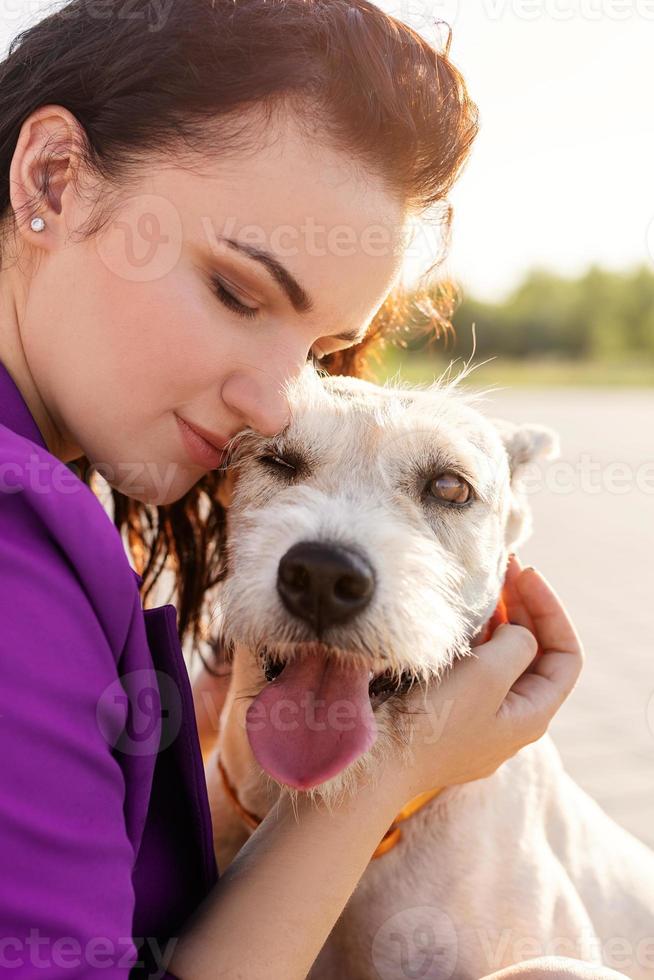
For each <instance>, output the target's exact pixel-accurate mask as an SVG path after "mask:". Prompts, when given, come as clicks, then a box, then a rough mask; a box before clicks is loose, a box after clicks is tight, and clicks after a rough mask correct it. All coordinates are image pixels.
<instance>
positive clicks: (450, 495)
mask: <svg viewBox="0 0 654 980" xmlns="http://www.w3.org/2000/svg"><path fill="white" fill-rule="evenodd" d="M427 493H429V494H431V496H432V497H435V498H436V499H437V500H444V501H445V502H446V503H448V504H466V503H468V501H469V500H470V498H471V497H472V487H471V486H470V484H469V483H468V482H467V481H466V480H464V479H463V477H461V476H457V474H456V473H450V472H448V473H440V474H439V475H438V476H437V477H434V479H433V480H430V481H429V483H428V484H427Z"/></svg>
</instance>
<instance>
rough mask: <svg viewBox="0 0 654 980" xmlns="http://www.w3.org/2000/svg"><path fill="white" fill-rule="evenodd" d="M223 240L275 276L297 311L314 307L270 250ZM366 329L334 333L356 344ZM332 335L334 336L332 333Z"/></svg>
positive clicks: (301, 311)
mask: <svg viewBox="0 0 654 980" xmlns="http://www.w3.org/2000/svg"><path fill="white" fill-rule="evenodd" d="M218 240H219V241H221V242H224V243H225V244H226V245H229V247H230V248H233V249H234V250H235V251H236V252H242V253H243V254H244V255H247V256H248V258H250V259H253V260H254V261H255V262H259V263H260V264H261V265H262V266H263V267H264V268H265V269H267V271H268V272H269V273H270V275H271V276H272V277H273V279H274V280H275V282H276V283H277V284H278V285H279V286H281V288H282V289H283V291H284V292H285V293H286V295H287V296H288V298H289V300H290V301H291V304H292V306H293V309H294V310H295V311H296V313H310V312H311V310H313V308H314V303H313V300H312V299H311V297H310V296H309V295H308V293H307V292H306V290H305V289H303V288H302V286H301V285H300V284H299V282H298V281H297V279H296V278H295V277H294V276H292V275H291V273H290V272H289V271H288V269H287V268H285V266H283V265H282V264H281V262H280V261H279V260H278V259H276V258H274V256H272V255H271V254H270V253H269V252H266V251H264V249H262V248H257V247H256V246H254V245H247V244H246V243H245V242H237V241H236V240H235V239H233V238H219V239H218ZM365 334H366V331H365V330H356V329H355V330H347V331H345V332H344V333H337V334H333V336H334V338H335V339H336V340H344V341H345V342H346V343H350V344H356V343H358V342H359V341H361V340H363V337H365ZM330 336H332V335H331V334H330Z"/></svg>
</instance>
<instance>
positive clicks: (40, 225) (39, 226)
mask: <svg viewBox="0 0 654 980" xmlns="http://www.w3.org/2000/svg"><path fill="white" fill-rule="evenodd" d="M30 228H31V229H32V231H43V229H44V228H45V221H44V220H43V218H32V220H31V221H30Z"/></svg>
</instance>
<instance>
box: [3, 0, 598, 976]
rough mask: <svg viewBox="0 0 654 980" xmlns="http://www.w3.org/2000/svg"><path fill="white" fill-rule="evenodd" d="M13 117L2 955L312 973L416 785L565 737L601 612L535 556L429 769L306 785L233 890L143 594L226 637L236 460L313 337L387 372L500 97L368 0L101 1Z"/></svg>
mask: <svg viewBox="0 0 654 980" xmlns="http://www.w3.org/2000/svg"><path fill="white" fill-rule="evenodd" d="M0 129H1V133H0V177H1V182H0V215H1V217H2V267H1V270H0V304H1V306H0V362H1V364H2V368H1V370H0V422H1V423H2V424H1V425H0V453H1V456H0V463H1V466H2V470H1V478H2V489H3V490H4V491H5V492H4V493H3V494H2V496H1V497H0V539H1V540H2V542H3V547H2V553H1V554H0V595H2V599H3V611H2V622H3V632H2V639H1V640H0V646H1V654H2V655H1V656H0V690H2V692H3V695H4V697H3V704H2V716H1V718H0V724H1V725H2V729H1V732H2V746H3V756H4V764H3V769H2V775H1V776H0V852H1V853H2V855H3V864H4V867H3V875H2V879H1V883H0V923H1V925H2V937H3V940H2V945H1V947H0V954H1V956H2V958H3V967H4V969H6V970H9V969H12V970H14V971H15V972H14V974H13V975H16V976H20V975H26V974H29V975H32V971H33V969H34V968H35V965H41V966H42V965H45V966H47V968H48V973H47V975H48V976H67V977H68V976H83V977H88V976H89V975H90V974H92V973H94V972H95V970H96V969H98V970H102V971H103V976H104V977H107V978H109V977H111V978H118V977H121V978H124V977H126V976H127V975H128V972H129V970H130V966H132V964H133V963H135V961H136V958H137V954H138V964H141V965H140V966H138V964H137V965H135V968H134V971H133V972H132V975H137V972H138V971H139V970H140V973H141V975H149V973H150V972H152V971H154V970H155V968H157V967H158V968H159V972H158V973H157V974H156V975H158V976H161V975H162V968H164V967H165V968H167V969H168V970H169V971H170V972H169V973H168V974H167V975H169V976H175V975H176V976H179V977H184V978H189V980H190V978H193V980H195V978H202V977H213V976H224V977H236V976H247V977H248V978H249V980H254V978H257V977H266V978H270V977H271V976H275V977H277V976H279V977H284V978H292V977H297V978H299V977H304V976H305V975H306V973H307V971H308V970H309V968H310V966H311V963H312V962H313V960H314V959H315V957H316V955H317V953H318V951H319V950H320V948H321V945H322V944H323V942H324V940H325V938H326V937H327V935H328V934H329V931H330V929H331V927H332V926H333V924H334V922H335V920H336V918H337V917H338V915H339V914H340V912H341V910H342V908H343V906H344V905H345V903H346V901H347V899H348V897H349V895H350V894H351V892H352V890H353V889H354V887H355V885H356V883H357V881H358V880H359V878H360V876H361V875H362V873H363V871H364V869H365V867H366V864H367V862H368V860H369V859H370V855H371V853H372V851H373V850H374V848H375V846H376V844H377V843H378V841H379V840H380V838H381V836H382V835H383V833H384V831H385V830H386V828H387V827H388V825H389V823H390V822H391V819H392V818H393V817H394V815H395V814H396V812H397V811H398V809H399V808H400V807H401V805H402V804H403V803H405V802H406V800H407V799H409V798H410V797H412V796H414V795H416V794H417V793H419V792H421V791H422V790H424V789H427V788H432V787H434V786H436V785H445V784H447V783H452V782H462V781H466V780H470V779H476V778H479V777H482V776H484V775H488V774H490V773H492V772H493V771H494V770H495V769H496V768H497V767H498V766H499V765H500V764H501V763H502V762H503V761H505V760H506V759H507V758H508V757H510V756H511V755H513V754H514V753H515V752H516V751H517V750H518V749H519V748H521V747H522V746H523V745H525V744H526V743H528V742H531V741H533V740H535V739H536V738H538V737H539V736H541V735H542V734H543V732H544V731H545V730H546V728H547V725H548V722H549V720H550V719H551V717H552V715H553V714H554V712H555V711H556V709H557V708H558V706H559V705H560V704H561V702H562V701H563V699H564V698H565V697H566V696H567V695H568V694H569V692H570V690H571V689H572V687H573V686H574V683H575V682H576V679H577V676H578V673H579V670H580V668H581V661H582V651H581V647H580V644H579V640H578V638H577V636H576V633H575V631H574V628H573V627H572V625H571V624H570V622H569V620H568V617H567V615H566V613H565V611H564V609H563V607H562V605H561V603H560V601H559V600H558V598H557V597H556V595H555V593H554V592H553V591H552V589H551V588H550V587H549V586H548V585H547V583H546V582H545V581H544V579H543V578H542V577H541V576H540V575H539V574H538V573H537V572H536V571H534V570H521V569H520V567H519V565H518V563H517V562H514V564H513V566H512V569H511V572H510V575H509V580H508V585H507V591H508V595H509V612H510V617H511V619H512V620H513V622H514V623H515V624H516V625H505V626H503V627H501V628H499V629H498V630H496V632H495V634H494V635H493V637H492V638H491V639H490V641H489V642H487V643H485V644H483V645H482V646H480V647H479V650H478V653H479V657H478V658H470V659H469V660H468V661H466V662H462V663H460V664H458V665H457V666H456V667H455V668H454V669H453V670H452V671H451V673H450V676H449V677H448V678H446V680H445V681H444V683H443V684H442V685H441V686H440V688H439V689H438V690H437V691H433V692H432V693H431V695H430V698H431V700H430V702H429V711H427V712H425V713H424V714H423V715H417V716H416V726H417V731H416V747H417V748H416V753H415V762H414V765H413V766H412V767H411V768H410V769H406V768H404V767H402V766H400V764H399V760H397V759H393V758H390V759H389V760H388V761H387V763H386V769H385V771H384V772H381V770H380V771H379V772H378V773H377V775H378V777H379V778H378V779H377V780H376V781H375V786H374V787H367V788H362V790H361V792H360V793H359V794H358V795H357V796H356V798H354V799H352V800H350V801H349V802H348V803H346V804H344V805H343V806H342V807H341V808H340V809H339V810H338V811H337V812H335V813H332V814H328V813H326V812H325V811H324V810H323V809H321V808H318V807H311V806H310V805H308V803H307V802H306V801H301V802H300V804H299V807H298V812H297V813H293V812H292V811H291V809H290V807H289V804H288V801H287V800H285V799H282V800H281V801H280V803H279V804H278V805H277V806H276V807H275V808H274V810H273V811H272V812H271V813H270V814H269V815H268V817H267V818H266V819H265V820H264V821H263V823H262V824H261V826H260V828H259V829H258V830H257V832H256V833H254V834H253V835H252V837H251V838H250V840H249V841H248V843H247V845H246V846H245V847H244V848H243V849H242V851H241V852H240V854H239V855H238V857H237V858H236V860H235V861H234V862H233V864H232V865H231V866H230V867H229V869H228V871H227V872H226V873H225V874H224V875H223V876H222V877H220V878H218V876H217V869H216V868H215V862H214V859H213V853H212V852H210V850H209V844H208V842H210V841H211V836H210V835H211V826H210V817H209V813H208V806H207V799H206V785H205V783H204V776H203V772H202V766H201V757H200V746H199V741H198V735H197V728H196V723H195V718H194V714H193V706H192V700H191V691H190V685H189V682H188V676H187V675H186V672H185V666H184V660H183V657H182V653H181V648H180V645H179V641H178V637H177V636H176V635H175V625H176V621H175V610H174V608H173V607H172V606H164V607H160V608H157V609H149V610H147V611H146V612H145V613H143V611H142V607H141V601H140V600H141V598H143V597H144V595H141V596H139V591H138V588H137V586H138V585H140V586H141V587H142V588H141V592H142V593H144V594H147V591H148V588H149V587H151V585H152V583H153V582H154V581H155V580H156V578H157V575H158V573H159V572H160V571H161V568H162V567H163V562H164V560H165V559H166V558H168V563H169V565H170V563H171V562H172V567H173V569H174V570H175V573H176V575H177V585H178V607H179V623H178V624H177V625H178V627H179V634H180V637H181V638H184V637H185V636H189V637H190V639H191V640H195V641H197V640H198V638H199V635H200V610H201V607H202V601H203V599H204V597H205V593H206V592H207V590H208V589H209V587H210V586H211V585H212V584H214V583H215V581H216V580H217V579H218V578H219V577H220V573H221V567H222V566H221V562H222V559H223V556H222V554H221V551H220V548H219V547H218V548H216V547H215V542H218V543H220V541H221V540H222V534H223V528H224V512H223V510H222V508H221V506H220V503H219V489H220V482H221V479H222V471H220V470H219V469H217V467H218V465H219V463H220V462H221V461H222V460H223V458H224V457H223V455H222V453H221V450H222V449H223V447H224V445H225V443H226V442H227V441H228V440H229V439H230V438H231V437H232V436H233V435H235V434H236V433H238V432H239V431H242V430H243V429H246V428H248V427H250V428H254V429H256V430H258V431H260V432H262V433H270V434H272V433H275V432H277V431H279V430H280V429H281V428H283V427H284V425H285V423H286V420H287V410H288V409H287V405H286V403H285V400H284V398H283V394H282V386H283V383H284V381H285V380H287V379H288V378H291V377H293V376H294V375H295V374H296V373H297V372H298V371H299V370H300V369H301V367H302V365H303V364H304V363H305V361H306V360H307V358H312V357H313V358H316V359H319V360H322V361H323V363H324V364H325V365H326V366H327V367H328V369H330V370H333V371H352V372H353V371H358V370H360V365H361V361H360V355H361V353H362V351H363V350H364V349H365V347H366V346H367V344H368V343H370V340H371V338H372V337H373V335H374V334H375V333H376V332H379V331H381V330H382V329H384V328H388V327H389V326H390V325H392V322H393V316H392V314H393V311H394V310H395V312H396V313H397V311H398V310H399V311H400V312H401V306H400V305H398V304H397V303H395V301H390V300H389V301H387V297H388V296H392V295H393V286H394V284H395V282H396V279H397V274H398V271H399V268H400V265H401V261H402V254H403V246H404V243H405V241H406V231H407V227H408V219H409V218H410V217H412V216H413V215H416V214H421V213H422V212H423V211H424V210H425V209H426V208H427V207H429V206H431V205H438V204H442V203H443V202H444V200H445V195H446V193H447V191H448V190H449V188H450V186H451V185H452V183H453V181H454V180H455V178H456V176H457V174H458V172H459V170H460V167H461V165H462V163H463V161H464V160H465V158H466V155H467V153H468V150H469V147H470V144H471V141H472V139H473V137H474V133H475V130H476V117H475V109H474V106H473V104H472V103H471V102H470V100H469V98H468V96H467V93H466V90H465V86H464V83H463V80H462V79H461V77H460V75H459V74H458V73H457V71H456V70H455V69H454V67H453V66H452V65H451V63H450V62H449V60H448V58H447V56H446V54H443V53H438V52H436V51H435V50H433V49H432V48H430V47H429V46H428V45H427V43H426V42H424V41H423V40H421V39H420V38H419V37H418V36H417V35H415V34H414V33H412V32H411V31H410V30H409V29H408V28H406V27H404V26H403V25H402V24H400V23H398V22H396V21H394V20H393V19H391V18H389V17H387V16H386V15H384V14H382V13H381V12H380V11H379V10H378V9H377V8H376V7H374V6H373V5H371V4H369V3H367V2H365V0H313V2H311V3H307V2H305V0H277V2H270V0H267V2H266V0H239V2H237V3H234V2H233V0H212V2H211V3H207V2H205V0H183V2H182V0H180V2H176V3H174V4H173V5H172V6H170V7H169V8H168V9H166V10H163V9H162V8H161V7H160V6H158V5H152V6H150V5H149V4H147V3H145V2H143V0H137V2H133V3H130V4H129V5H127V6H124V5H120V4H116V5H115V6H113V5H112V4H109V5H107V4H103V5H102V7H99V6H98V7H94V6H93V5H90V4H88V3H84V2H82V0H73V2H72V3H69V4H68V5H67V6H66V7H64V8H63V9H62V10H60V11H59V12H57V13H54V14H52V15H50V16H49V17H47V18H46V19H44V20H43V21H41V22H40V23H38V24H37V25H36V26H34V27H33V28H31V29H30V30H28V31H26V32H24V34H22V35H21V36H20V37H19V38H18V39H17V40H16V42H14V44H13V45H12V47H11V49H10V52H9V55H8V57H7V58H6V60H5V62H4V63H3V64H2V66H0ZM444 216H445V220H446V221H447V218H448V214H447V211H446V210H445V211H444ZM366 331H367V333H366ZM198 428H199V429H200V430H202V432H204V434H205V436H208V438H209V439H210V440H211V441H212V442H213V444H214V446H213V448H212V446H211V445H210V444H209V443H208V442H207V440H206V439H203V438H202V434H201V433H199V434H198V432H197V429H198ZM93 469H96V470H98V471H101V472H102V474H103V475H104V476H105V478H106V479H107V481H108V483H109V485H110V486H111V487H112V492H113V499H114V504H115V512H114V517H115V524H116V527H114V525H113V524H112V523H111V521H110V520H109V519H108V517H107V515H106V512H105V511H104V510H103V508H102V506H101V505H100V502H99V501H98V500H97V498H96V497H95V496H94V495H93V493H91V491H90V490H89V487H88V486H87V482H90V477H91V473H92V470H93ZM71 470H72V471H73V472H71ZM76 474H80V475H81V476H82V477H83V478H84V479H85V480H86V481H87V482H84V480H80V479H79V478H78V475H76ZM116 528H118V529H120V531H121V532H124V533H125V536H126V538H127V541H128V543H129V544H130V546H131V548H132V555H133V558H134V561H135V563H136V564H137V567H138V568H139V569H140V570H141V572H142V573H143V575H142V576H140V575H136V576H135V573H133V572H132V570H131V569H130V567H129V563H128V561H127V557H126V554H125V551H124V548H123V541H122V540H121V536H120V535H119V534H118V533H117V530H116ZM537 642H540V645H541V647H542V648H543V649H544V650H545V651H546V653H545V654H544V656H543V657H542V658H541V659H540V660H539V666H538V668H537V670H536V672H531V673H530V672H526V671H527V668H528V667H529V665H530V663H531V661H532V660H533V658H534V653H535V651H536V648H537ZM155 669H156V670H157V673H156V675H155V673H154V671H155ZM445 702H450V703H451V704H452V705H453V706H454V707H453V709H452V710H450V711H449V713H448V716H447V717H448V722H447V725H446V726H445V729H444V732H443V735H442V737H441V738H440V740H439V743H438V751H437V752H436V751H434V747H433V745H430V744H429V743H430V739H429V737H428V736H429V734H430V733H431V732H432V730H433V729H432V727H431V725H430V719H429V715H430V713H431V711H433V712H435V713H436V714H437V715H438V716H439V717H440V715H441V712H442V708H443V706H444V704H445ZM308 899H310V900H308ZM271 964H273V965H271Z"/></svg>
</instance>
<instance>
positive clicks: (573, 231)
mask: <svg viewBox="0 0 654 980" xmlns="http://www.w3.org/2000/svg"><path fill="white" fill-rule="evenodd" d="M379 5H380V6H382V7H383V8H384V9H386V10H387V11H389V12H390V13H393V14H395V15H396V16H400V17H402V19H404V20H407V21H408V22H409V23H411V24H412V25H413V26H414V27H416V29H418V30H421V31H422V32H423V33H426V34H427V36H430V34H429V31H430V25H431V23H432V22H433V18H434V17H435V16H437V17H440V18H441V19H442V20H445V21H446V22H449V23H450V25H451V27H452V47H451V50H450V56H451V58H452V60H453V61H454V63H455V64H456V65H457V67H458V68H459V69H460V70H461V71H462V73H463V75H464V77H465V79H466V82H467V85H468V89H469V92H470V95H471V96H472V98H473V99H474V101H475V102H476V103H477V105H478V107H479V111H480V122H481V129H480V132H479V135H478V137H477V140H476V143H475V145H474V147H473V151H472V155H471V158H470V160H469V162H468V164H467V167H466V169H465V170H464V172H463V174H462V176H461V178H460V180H459V182H458V184H457V185H456V186H455V188H454V189H453V191H452V193H451V195H450V200H451V202H452V204H453V206H454V225H453V234H452V246H451V249H450V253H449V257H448V260H447V262H446V263H445V264H444V265H443V266H442V267H441V268H442V270H443V271H445V272H447V273H448V274H450V275H452V276H454V278H456V279H457V280H458V281H459V282H460V283H461V284H462V285H463V286H464V289H465V290H466V292H467V293H472V294H474V295H476V296H479V297H480V298H484V299H498V298H500V297H501V296H502V295H504V294H506V292H507V291H509V290H510V289H511V288H512V287H513V286H515V285H516V284H517V282H518V281H519V280H520V279H521V277H522V276H523V275H524V274H525V272H526V271H527V270H528V269H529V268H531V267H533V266H536V265H538V266H541V267H546V268H549V269H552V270H555V271H557V272H560V273H561V274H563V275H566V276H575V275H577V274H579V273H580V272H582V271H583V270H584V269H586V268H587V267H588V266H589V265H590V264H591V263H600V264H602V265H604V266H606V267H608V268H612V269H623V268H628V267H630V266H632V265H634V264H640V263H646V264H649V265H653V271H654V254H650V250H651V253H654V225H652V226H651V227H650V225H651V223H652V220H653V218H654V108H653V106H652V96H653V91H654V68H653V67H652V66H653V64H654V59H653V58H652V53H653V52H654V2H652V0H459V2H458V3H457V2H456V0H431V2H430V0H379ZM422 238H423V239H424V238H425V236H422ZM418 240H420V237H419V239H418ZM648 243H649V245H648ZM428 244H429V243H428V242H427V243H426V245H428ZM426 245H425V246H424V247H423V248H422V249H421V250H420V249H418V248H416V249H414V250H413V253H415V254H412V256H411V257H410V260H409V262H410V264H409V266H408V269H409V270H410V271H411V270H413V271H418V272H419V271H421V270H422V269H423V268H424V258H423V255H429V254H430V253H429V251H428V248H427V247H426ZM431 247H432V249H433V244H432V246H431Z"/></svg>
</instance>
